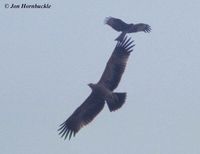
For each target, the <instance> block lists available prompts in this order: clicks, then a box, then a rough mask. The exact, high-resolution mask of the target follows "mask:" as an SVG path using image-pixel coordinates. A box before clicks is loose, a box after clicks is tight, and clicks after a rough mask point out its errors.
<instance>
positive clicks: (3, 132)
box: [0, 0, 200, 154]
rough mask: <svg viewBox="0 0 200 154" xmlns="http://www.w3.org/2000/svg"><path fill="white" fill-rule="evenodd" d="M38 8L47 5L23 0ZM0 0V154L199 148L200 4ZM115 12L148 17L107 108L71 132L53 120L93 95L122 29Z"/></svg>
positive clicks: (193, 151) (181, 152) (162, 153)
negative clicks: (67, 136)
mask: <svg viewBox="0 0 200 154" xmlns="http://www.w3.org/2000/svg"><path fill="white" fill-rule="evenodd" d="M22 2H23V3H27V4H34V3H38V4H43V3H45V2H46V1H33V0H29V1H22ZM22 2H21V1H11V0H8V1H6V0H1V2H0V14H1V15H0V19H1V24H0V30H1V35H0V42H1V46H0V85H1V86H0V149H1V150H0V151H1V153H2V154H56V153H57V154H58V153H59V154H66V153H67V154H122V153H124V154H199V153H200V131H199V130H200V94H199V93H200V82H199V81H200V20H199V14H200V1H199V0H190V1H188V0H169V1H161V0H160V1H159V0H151V1H147V0H140V1H136V0H121V1H108V0H101V1H92V0H88V1H80V0H79V1H66V0H62V1H59V2H55V1H49V2H48V3H49V4H50V5H52V6H51V8H50V9H6V8H5V7H4V6H5V4H10V5H11V4H12V3H14V4H21V3H22ZM107 16H113V17H118V18H121V19H123V20H125V21H127V22H133V23H137V22H143V23H148V24H149V25H151V27H152V32H151V33H150V34H145V33H137V34H130V36H131V37H132V38H133V39H134V40H135V44H136V46H135V47H134V52H133V53H132V54H131V56H130V59H129V61H128V67H127V69H126V71H125V73H124V76H123V79H122V81H121V83H120V85H119V87H118V89H117V90H116V91H121V92H123V91H126V92H127V93H128V98H127V101H126V104H125V105H124V106H123V107H122V108H121V109H120V110H118V111H116V112H114V113H110V112H109V111H108V108H107V106H105V108H104V110H103V111H102V112H101V113H100V114H99V115H98V116H97V118H96V119H95V120H94V121H93V122H92V123H91V124H90V125H88V126H86V127H84V128H83V129H81V130H80V132H79V133H78V134H77V135H76V137H75V138H72V139H71V140H70V141H68V140H66V141H64V140H63V139H61V138H60V137H59V136H58V132H57V129H58V125H59V124H60V123H62V122H63V121H64V120H66V118H68V116H70V115H71V113H72V112H73V111H74V110H75V109H76V108H77V107H78V106H79V105H80V104H81V103H82V102H83V101H84V100H85V98H86V97H87V96H88V95H89V93H90V88H89V87H88V86H87V83H90V82H97V81H98V80H99V78H100V76H101V73H102V72H103V70H104V67H105V64H106V62H107V60H108V58H109V56H110V55H111V52H112V50H113V49H114V46H115V44H116V42H115V41H114V39H115V38H116V37H117V36H118V34H119V33H117V32H116V31H114V30H113V29H111V28H110V27H108V26H107V25H104V24H103V21H104V18H105V17H107Z"/></svg>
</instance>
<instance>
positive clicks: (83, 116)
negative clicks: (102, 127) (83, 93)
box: [58, 92, 105, 139]
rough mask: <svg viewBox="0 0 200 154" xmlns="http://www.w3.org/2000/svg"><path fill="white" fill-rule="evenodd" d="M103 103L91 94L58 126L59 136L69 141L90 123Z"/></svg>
mask: <svg viewBox="0 0 200 154" xmlns="http://www.w3.org/2000/svg"><path fill="white" fill-rule="evenodd" d="M104 104H105V101H104V100H103V99H102V98H100V97H99V96H97V95H96V94H95V93H94V92H92V93H91V94H90V95H89V96H88V98H87V99H86V100H85V101H84V102H83V103H82V105H80V106H79V107H78V108H77V109H76V110H75V111H74V112H73V113H72V115H71V116H70V117H69V118H68V119H67V120H66V121H65V122H63V123H62V124H61V125H60V128H59V129H58V131H59V135H61V137H64V139H66V138H67V137H69V139H70V138H71V137H72V135H73V136H75V134H76V133H77V132H78V131H79V130H80V129H81V128H82V127H83V126H85V125H87V124H88V123H90V122H91V121H92V120H93V119H94V118H95V117H96V116H97V115H98V113H99V112H101V110H102V109H103V107H104Z"/></svg>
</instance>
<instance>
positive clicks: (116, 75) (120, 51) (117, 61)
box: [98, 37, 134, 91]
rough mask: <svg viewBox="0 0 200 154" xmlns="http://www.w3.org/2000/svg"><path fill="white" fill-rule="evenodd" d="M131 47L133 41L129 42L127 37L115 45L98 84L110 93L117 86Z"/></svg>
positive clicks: (129, 39)
mask: <svg viewBox="0 0 200 154" xmlns="http://www.w3.org/2000/svg"><path fill="white" fill-rule="evenodd" d="M133 46H134V44H133V41H131V38H128V39H127V37H124V38H123V40H122V41H121V42H118V43H117V45H116V47H115V49H114V51H113V53H112V55H111V57H110V59H109V60H108V62H107V64H106V68H105V70H104V72H103V74H102V76H101V78H100V80H99V82H98V83H100V84H103V85H104V86H105V87H106V88H108V89H110V90H112V91H113V90H114V89H115V88H116V87H117V86H118V84H119V82H120V79H121V77H122V74H123V72H124V70H125V67H126V63H127V60H128V57H129V55H130V53H131V52H132V51H133V49H132V48H133Z"/></svg>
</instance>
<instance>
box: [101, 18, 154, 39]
mask: <svg viewBox="0 0 200 154" xmlns="http://www.w3.org/2000/svg"><path fill="white" fill-rule="evenodd" d="M105 24H107V25H110V26H111V27H112V28H113V29H114V30H116V31H118V32H122V33H121V34H120V35H119V36H118V37H117V38H116V39H115V40H116V41H122V40H123V38H124V36H125V35H126V33H136V32H141V31H143V32H145V33H149V32H150V31H151V27H150V26H149V25H147V24H144V23H139V24H132V23H131V24H127V23H125V22H124V21H122V20H121V19H117V18H113V17H106V19H105Z"/></svg>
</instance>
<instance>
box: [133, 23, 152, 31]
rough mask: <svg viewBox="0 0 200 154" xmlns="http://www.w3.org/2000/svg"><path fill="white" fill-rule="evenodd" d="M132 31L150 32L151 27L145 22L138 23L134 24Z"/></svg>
mask: <svg viewBox="0 0 200 154" xmlns="http://www.w3.org/2000/svg"><path fill="white" fill-rule="evenodd" d="M133 29H134V31H133V32H140V31H143V32H145V33H149V32H151V27H150V26H149V25H147V24H143V23H139V24H135V25H134V28H133Z"/></svg>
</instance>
